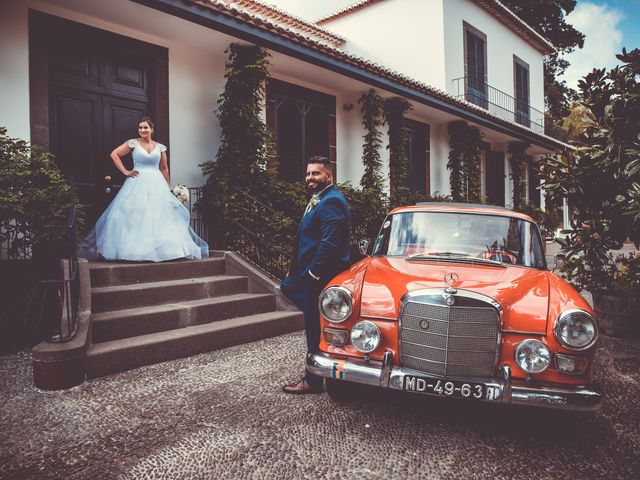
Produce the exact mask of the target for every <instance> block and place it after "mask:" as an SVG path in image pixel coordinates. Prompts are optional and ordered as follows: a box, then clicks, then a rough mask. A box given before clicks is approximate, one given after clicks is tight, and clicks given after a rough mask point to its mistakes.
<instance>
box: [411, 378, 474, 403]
mask: <svg viewBox="0 0 640 480" xmlns="http://www.w3.org/2000/svg"><path fill="white" fill-rule="evenodd" d="M404 389H405V390H406V391H409V392H418V393H427V394H429V395H440V396H443V397H456V398H471V399H474V400H484V399H486V397H487V386H486V385H485V384H484V383H475V382H461V381H458V380H443V379H441V378H431V377H422V376H420V377H418V376H414V375H407V376H405V377H404Z"/></svg>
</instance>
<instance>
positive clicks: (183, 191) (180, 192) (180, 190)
mask: <svg viewBox="0 0 640 480" xmlns="http://www.w3.org/2000/svg"><path fill="white" fill-rule="evenodd" d="M171 193H173V195H174V196H175V197H176V198H177V199H178V200H179V201H180V203H182V204H183V205H184V204H185V203H187V202H188V201H189V188H188V187H187V186H186V185H176V186H175V187H173V190H171Z"/></svg>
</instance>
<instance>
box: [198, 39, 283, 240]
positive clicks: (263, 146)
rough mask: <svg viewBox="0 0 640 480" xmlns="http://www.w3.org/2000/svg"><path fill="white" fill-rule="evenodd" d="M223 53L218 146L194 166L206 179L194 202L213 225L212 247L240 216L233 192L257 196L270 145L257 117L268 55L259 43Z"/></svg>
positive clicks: (262, 187)
mask: <svg viewBox="0 0 640 480" xmlns="http://www.w3.org/2000/svg"><path fill="white" fill-rule="evenodd" d="M225 53H228V54H229V57H228V59H227V62H226V65H225V66H226V72H225V78H226V83H225V86H224V90H223V92H222V94H221V95H220V98H219V99H218V108H217V110H216V116H217V117H218V120H219V121H220V147H219V149H218V153H217V155H216V160H215V161H213V160H210V161H207V162H204V163H203V164H201V165H200V167H201V168H202V173H203V175H204V176H205V177H206V183H205V186H204V191H203V195H202V199H201V200H200V203H199V205H198V208H199V209H200V210H201V211H202V212H203V213H204V217H205V221H206V223H207V224H208V225H215V227H216V228H215V229H212V230H211V231H210V240H211V242H212V244H213V245H214V246H216V247H218V248H220V247H226V245H225V244H224V241H225V239H224V236H225V232H226V231H229V229H230V227H229V225H230V222H232V221H233V220H234V219H236V218H241V217H243V215H244V213H243V212H241V211H239V209H241V202H238V201H237V200H236V196H237V195H238V193H237V190H238V189H239V190H242V191H245V192H247V193H250V194H262V193H263V192H264V190H265V185H266V184H268V183H269V181H268V172H267V159H268V158H269V154H270V152H271V148H272V141H271V134H270V132H269V130H268V129H267V126H266V124H265V123H264V121H263V116H262V112H263V110H264V107H265V96H266V88H265V86H266V79H267V75H268V68H269V53H268V52H267V51H266V50H265V49H263V48H260V47H256V46H253V45H240V44H236V43H232V44H231V45H229V48H228V49H227V50H226V52H225ZM272 167H273V166H272V165H269V168H272ZM276 167H277V166H276ZM276 167H274V168H276Z"/></svg>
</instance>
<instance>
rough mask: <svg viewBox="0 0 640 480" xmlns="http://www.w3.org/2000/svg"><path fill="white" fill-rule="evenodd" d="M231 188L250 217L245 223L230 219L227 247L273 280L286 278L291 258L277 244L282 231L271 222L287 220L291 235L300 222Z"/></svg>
mask: <svg viewBox="0 0 640 480" xmlns="http://www.w3.org/2000/svg"><path fill="white" fill-rule="evenodd" d="M231 189H232V191H233V192H235V193H237V194H239V195H240V198H241V199H242V200H243V201H244V202H246V204H245V206H246V207H248V208H247V209H246V210H247V211H249V212H251V218H246V219H245V221H244V222H242V221H239V220H238V219H228V226H229V228H228V230H227V231H226V232H225V235H224V247H225V248H228V249H230V250H234V251H236V252H237V253H238V254H239V255H240V256H242V257H243V258H245V259H246V260H247V261H249V262H250V263H252V264H253V265H254V266H256V267H257V268H259V269H260V270H262V271H263V272H264V273H266V274H267V275H269V276H270V277H272V278H273V279H275V280H282V279H283V278H284V277H285V276H286V275H287V272H288V270H289V265H290V263H291V258H292V255H291V253H290V252H289V251H288V250H287V249H286V248H283V247H282V246H281V245H279V244H278V242H277V241H274V239H275V238H277V237H278V236H279V235H281V234H283V232H282V230H281V229H276V228H274V226H273V225H272V223H270V222H269V221H268V219H273V218H274V217H276V218H278V219H281V220H284V221H285V222H286V223H288V224H289V225H290V226H291V230H292V231H291V234H292V236H293V235H294V234H295V231H296V230H297V229H298V223H297V222H296V221H295V220H293V219H292V218H290V217H288V216H287V215H285V214H284V213H282V212H280V211H277V210H275V209H274V208H272V207H270V206H269V205H267V204H266V203H264V202H263V201H261V200H260V199H258V198H256V197H254V196H252V195H250V194H249V193H247V192H245V191H243V190H241V189H239V188H237V187H233V186H232V187H231ZM285 235H286V233H285ZM291 247H293V245H291Z"/></svg>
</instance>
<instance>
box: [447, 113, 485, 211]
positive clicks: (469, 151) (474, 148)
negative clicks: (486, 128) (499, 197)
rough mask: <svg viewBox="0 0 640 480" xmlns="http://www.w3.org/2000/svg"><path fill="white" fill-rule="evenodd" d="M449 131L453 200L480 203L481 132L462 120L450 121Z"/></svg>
mask: <svg viewBox="0 0 640 480" xmlns="http://www.w3.org/2000/svg"><path fill="white" fill-rule="evenodd" d="M448 131H449V147H450V149H449V161H448V162H447V168H448V169H449V170H450V171H451V174H450V177H449V185H450V187H451V196H452V197H453V200H454V201H455V202H466V203H480V201H481V200H482V198H481V197H482V196H481V183H480V182H481V171H480V151H481V147H482V134H481V133H480V130H479V129H478V128H476V127H472V126H470V125H468V124H467V123H466V122H463V121H456V122H451V123H450V124H449V127H448Z"/></svg>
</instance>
